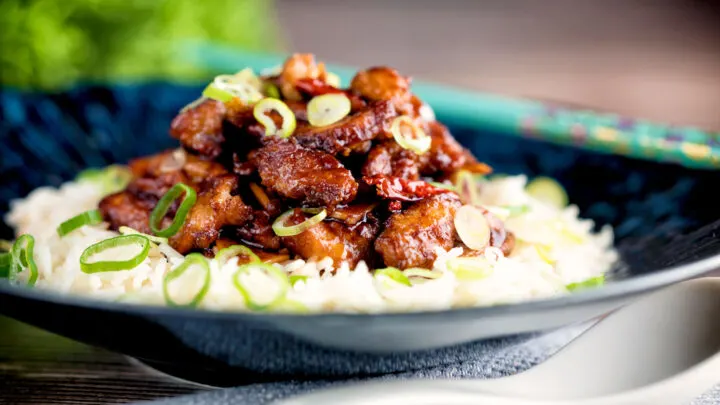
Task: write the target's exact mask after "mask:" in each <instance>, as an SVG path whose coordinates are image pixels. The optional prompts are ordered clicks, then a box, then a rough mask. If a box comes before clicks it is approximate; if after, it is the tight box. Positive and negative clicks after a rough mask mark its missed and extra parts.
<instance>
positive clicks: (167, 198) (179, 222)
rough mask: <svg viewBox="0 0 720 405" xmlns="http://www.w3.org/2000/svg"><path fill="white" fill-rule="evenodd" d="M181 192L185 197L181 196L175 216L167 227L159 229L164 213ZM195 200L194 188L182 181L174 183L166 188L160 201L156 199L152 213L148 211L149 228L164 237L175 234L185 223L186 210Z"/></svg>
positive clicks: (187, 210)
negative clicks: (169, 187)
mask: <svg viewBox="0 0 720 405" xmlns="http://www.w3.org/2000/svg"><path fill="white" fill-rule="evenodd" d="M183 193H184V194H185V197H183V199H182V202H181V203H180V207H178V209H177V212H176V213H175V218H173V220H172V223H171V224H170V225H169V226H168V227H167V228H165V229H161V228H160V225H161V224H162V220H163V218H165V215H166V214H167V212H168V210H169V209H170V206H171V205H172V203H173V202H174V201H175V200H176V199H177V198H179V197H180V196H181V195H182V194H183ZM196 200H197V193H195V190H193V189H192V187H190V186H187V185H185V184H183V183H178V184H175V185H174V186H172V188H171V189H170V190H168V192H167V193H165V195H164V196H162V198H161V199H160V201H158V203H157V205H155V208H153V210H152V213H150V229H151V230H152V231H153V233H154V234H155V235H157V236H161V237H164V238H169V237H171V236H173V235H175V234H176V233H178V231H179V230H180V228H182V226H183V224H184V223H185V218H186V217H187V215H188V212H189V211H190V209H191V208H192V207H193V205H195V201H196Z"/></svg>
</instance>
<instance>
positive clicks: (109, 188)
mask: <svg viewBox="0 0 720 405" xmlns="http://www.w3.org/2000/svg"><path fill="white" fill-rule="evenodd" d="M132 178H133V174H132V172H131V171H130V169H129V168H128V167H127V166H122V165H110V166H108V167H105V168H102V169H95V168H90V169H85V170H83V171H82V172H80V173H78V175H77V176H76V177H75V181H78V182H85V181H89V182H93V183H98V184H99V185H100V186H101V187H102V192H103V194H104V195H108V194H113V193H117V192H118V191H121V190H123V189H125V187H127V185H128V183H130V180H132Z"/></svg>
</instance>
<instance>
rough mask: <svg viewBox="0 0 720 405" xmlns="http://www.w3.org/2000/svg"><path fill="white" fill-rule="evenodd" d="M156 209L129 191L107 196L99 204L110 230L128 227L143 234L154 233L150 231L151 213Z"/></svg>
mask: <svg viewBox="0 0 720 405" xmlns="http://www.w3.org/2000/svg"><path fill="white" fill-rule="evenodd" d="M153 207H154V204H153V203H150V202H149V201H148V200H142V199H140V198H138V197H136V196H135V195H133V194H132V193H130V192H128V191H121V192H119V193H115V194H111V195H109V196H106V197H105V198H103V199H102V201H100V204H98V209H99V210H100V212H101V213H102V216H103V218H104V220H105V221H107V222H108V223H109V224H110V229H118V228H120V227H121V226H128V227H130V228H133V229H135V230H137V231H139V232H142V233H148V234H149V233H152V231H151V230H150V212H151V211H152V209H153Z"/></svg>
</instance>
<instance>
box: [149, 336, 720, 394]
mask: <svg viewBox="0 0 720 405" xmlns="http://www.w3.org/2000/svg"><path fill="white" fill-rule="evenodd" d="M588 326H589V325H583V326H574V327H568V328H563V329H560V330H557V331H553V332H550V333H547V334H544V335H539V336H537V337H535V338H532V339H530V340H526V341H523V342H521V343H517V344H509V345H506V346H504V347H502V348H500V349H498V350H496V351H493V352H483V353H481V354H478V355H477V356H470V357H469V358H467V359H465V360H462V361H458V362H455V363H453V364H450V365H447V364H446V362H443V361H439V362H438V363H439V364H445V365H443V366H437V367H430V368H427V369H423V370H418V371H411V372H405V373H396V374H388V375H384V376H380V377H373V378H368V379H359V378H356V379H348V380H344V381H322V380H318V381H287V382H276V383H267V384H252V385H246V386H239V387H235V388H227V389H218V390H212V391H207V392H203V393H199V394H193V395H187V396H183V397H178V398H168V399H162V400H157V401H151V402H143V403H139V404H137V405H210V404H212V405H231V404H232V405H240V404H242V405H265V404H270V403H272V402H273V401H276V400H278V399H281V398H286V397H289V396H292V395H297V394H300V393H304V392H308V391H312V390H317V389H321V388H325V387H330V386H335V385H339V384H348V383H353V382H359V381H370V380H394V379H409V378H432V379H435V378H447V379H460V378H478V379H483V378H497V377H503V376H508V375H512V374H516V373H519V372H521V371H524V370H527V369H528V368H530V367H533V366H534V365H536V364H539V363H541V362H542V361H543V360H545V359H547V358H548V357H550V356H551V355H553V354H554V353H555V352H557V351H558V350H559V349H560V348H562V347H563V346H565V345H566V344H567V343H568V342H570V341H571V340H572V339H574V338H575V337H577V336H578V335H579V334H581V333H582V332H583V331H584V330H586V329H587V328H588ZM712 404H720V385H719V386H717V387H715V388H714V389H712V390H710V391H708V392H707V393H706V394H704V395H702V396H701V397H700V398H698V399H697V400H695V401H694V402H693V403H692V405H712Z"/></svg>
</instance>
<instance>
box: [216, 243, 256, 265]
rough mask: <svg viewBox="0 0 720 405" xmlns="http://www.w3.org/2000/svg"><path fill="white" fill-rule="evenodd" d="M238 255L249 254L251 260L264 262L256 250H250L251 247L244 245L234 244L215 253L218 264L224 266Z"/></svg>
mask: <svg viewBox="0 0 720 405" xmlns="http://www.w3.org/2000/svg"><path fill="white" fill-rule="evenodd" d="M238 255H243V256H247V257H248V258H249V259H250V262H262V260H260V257H258V255H256V254H255V252H253V251H252V250H250V248H249V247H247V246H243V245H232V246H228V247H226V248H224V249H222V250H220V251H219V252H217V254H216V255H215V261H217V263H218V265H220V266H222V265H224V264H225V263H226V262H227V261H228V260H230V259H231V258H233V257H235V256H238Z"/></svg>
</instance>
